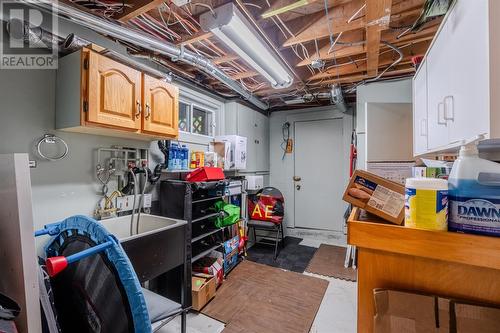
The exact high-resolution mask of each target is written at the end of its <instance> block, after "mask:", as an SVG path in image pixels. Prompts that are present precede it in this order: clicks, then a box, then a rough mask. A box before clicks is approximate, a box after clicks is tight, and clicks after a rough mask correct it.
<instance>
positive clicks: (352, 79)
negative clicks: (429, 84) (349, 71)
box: [322, 66, 415, 85]
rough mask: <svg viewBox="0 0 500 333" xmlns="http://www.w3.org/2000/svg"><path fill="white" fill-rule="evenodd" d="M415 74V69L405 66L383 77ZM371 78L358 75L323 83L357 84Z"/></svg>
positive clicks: (388, 72)
mask: <svg viewBox="0 0 500 333" xmlns="http://www.w3.org/2000/svg"><path fill="white" fill-rule="evenodd" d="M414 72H415V68H413V67H408V66H403V67H402V68H399V67H398V68H396V69H394V70H389V71H387V72H385V73H384V74H383V75H382V77H390V76H398V75H405V74H411V73H414ZM369 78H370V76H369V75H366V74H356V75H349V76H345V77H341V78H338V79H332V80H327V81H323V82H322V84H325V85H329V84H336V83H339V84H341V83H356V82H359V81H363V80H366V79H369Z"/></svg>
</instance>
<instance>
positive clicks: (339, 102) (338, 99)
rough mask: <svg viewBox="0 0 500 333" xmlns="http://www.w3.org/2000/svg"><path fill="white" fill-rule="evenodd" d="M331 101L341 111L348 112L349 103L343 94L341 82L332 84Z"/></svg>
mask: <svg viewBox="0 0 500 333" xmlns="http://www.w3.org/2000/svg"><path fill="white" fill-rule="evenodd" d="M330 102H331V103H332V104H333V105H335V106H336V107H337V108H338V109H339V110H340V111H341V112H343V113H346V112H347V105H346V104H345V101H344V95H342V88H341V87H340V84H334V85H332V88H331V90H330Z"/></svg>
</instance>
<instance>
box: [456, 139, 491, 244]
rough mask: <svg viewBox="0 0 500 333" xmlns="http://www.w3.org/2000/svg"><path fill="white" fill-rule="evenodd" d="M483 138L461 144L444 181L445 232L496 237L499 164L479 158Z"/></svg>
mask: <svg viewBox="0 0 500 333" xmlns="http://www.w3.org/2000/svg"><path fill="white" fill-rule="evenodd" d="M483 139H484V136H482V135H481V136H478V137H476V138H474V139H473V140H469V141H464V143H463V145H462V147H461V148H460V152H459V155H458V159H457V160H456V161H455V163H454V164H453V168H452V169H451V173H450V177H449V179H448V184H449V190H448V199H449V214H448V230H450V231H459V232H465V233H474V234H482V235H491V236H500V164H499V163H495V162H492V161H489V160H486V159H482V158H479V151H478V148H477V145H478V143H479V141H481V140H483Z"/></svg>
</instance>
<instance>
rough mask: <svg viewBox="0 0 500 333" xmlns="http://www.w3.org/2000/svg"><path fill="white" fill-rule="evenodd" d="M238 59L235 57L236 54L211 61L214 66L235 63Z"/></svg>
mask: <svg viewBox="0 0 500 333" xmlns="http://www.w3.org/2000/svg"><path fill="white" fill-rule="evenodd" d="M238 59H239V56H237V55H236V54H228V55H225V56H222V57H218V58H213V59H211V61H212V63H213V64H214V65H219V64H223V63H226V62H231V61H235V60H238Z"/></svg>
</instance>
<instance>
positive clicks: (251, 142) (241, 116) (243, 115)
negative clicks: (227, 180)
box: [225, 102, 269, 172]
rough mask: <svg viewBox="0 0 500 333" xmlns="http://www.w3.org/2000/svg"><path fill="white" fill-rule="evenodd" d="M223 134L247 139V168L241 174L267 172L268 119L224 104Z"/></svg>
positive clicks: (248, 110) (244, 107) (244, 109)
mask: <svg viewBox="0 0 500 333" xmlns="http://www.w3.org/2000/svg"><path fill="white" fill-rule="evenodd" d="M225 123H226V124H225V125H226V126H225V128H226V130H225V132H226V134H227V135H231V134H236V135H240V136H244V137H246V138H247V168H246V169H245V170H241V171H242V172H268V171H269V117H267V116H266V115H264V114H262V113H260V112H258V111H255V110H253V109H251V108H249V107H247V106H245V105H242V104H239V103H236V102H230V103H227V104H226V115H225Z"/></svg>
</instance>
